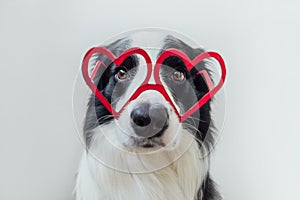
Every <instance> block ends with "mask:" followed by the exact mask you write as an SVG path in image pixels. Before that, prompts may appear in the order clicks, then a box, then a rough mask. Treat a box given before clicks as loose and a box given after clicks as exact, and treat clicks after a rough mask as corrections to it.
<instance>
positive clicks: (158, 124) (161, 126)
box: [130, 103, 169, 138]
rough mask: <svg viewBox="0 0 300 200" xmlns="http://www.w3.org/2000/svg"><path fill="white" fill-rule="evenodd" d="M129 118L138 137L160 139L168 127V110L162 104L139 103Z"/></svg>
mask: <svg viewBox="0 0 300 200" xmlns="http://www.w3.org/2000/svg"><path fill="white" fill-rule="evenodd" d="M130 117H131V126H132V128H133V129H134V132H135V134H136V135H137V136H139V137H143V138H153V137H160V136H162V135H163V133H164V131H165V130H166V129H167V127H168V121H169V115H168V110H167V108H166V107H165V106H164V105H162V104H158V103H156V104H150V103H140V104H138V105H136V106H135V107H134V108H133V110H132V111H131V114H130Z"/></svg>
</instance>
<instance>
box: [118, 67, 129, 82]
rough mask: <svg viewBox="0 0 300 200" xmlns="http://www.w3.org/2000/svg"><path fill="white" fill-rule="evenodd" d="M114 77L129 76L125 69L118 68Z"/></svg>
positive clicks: (125, 77)
mask: <svg viewBox="0 0 300 200" xmlns="http://www.w3.org/2000/svg"><path fill="white" fill-rule="evenodd" d="M116 78H117V79H119V80H126V79H128V78H129V74H128V72H127V71H125V70H123V69H120V70H119V71H118V73H117V74H116Z"/></svg>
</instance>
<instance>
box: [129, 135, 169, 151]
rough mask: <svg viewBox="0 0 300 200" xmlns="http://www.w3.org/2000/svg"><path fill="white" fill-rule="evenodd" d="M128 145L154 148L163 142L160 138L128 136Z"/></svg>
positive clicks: (162, 145)
mask: <svg viewBox="0 0 300 200" xmlns="http://www.w3.org/2000/svg"><path fill="white" fill-rule="evenodd" d="M130 141H131V142H130V145H127V146H130V147H142V148H154V147H164V146H166V145H165V143H164V142H163V141H162V140H161V138H137V137H131V138H130Z"/></svg>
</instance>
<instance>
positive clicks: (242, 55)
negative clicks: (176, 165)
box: [0, 0, 300, 200]
mask: <svg viewBox="0 0 300 200" xmlns="http://www.w3.org/2000/svg"><path fill="white" fill-rule="evenodd" d="M299 9H300V3H299V1H296V0H294V1H293V0H289V1H278V0H273V1H271V0H268V1H267V0H265V1H262V0H248V1H241V0H228V1H220V0H206V1H199V0H197V1H196V0H194V1H187V0H186V1H179V0H173V1H162V0H159V1H156V0H152V1H150V0H149V1H141V0H134V1H129V0H127V1H125V0H124V1H119V2H117V1H114V0H107V1H99V0H98V1H38V0H36V1H34V0H31V1H26V2H25V1H14V0H11V1H3V0H2V1H0V67H1V68H0V69H1V71H0V81H1V84H0V91H1V104H0V123H1V132H0V134H1V138H0V199H1V200H19V199H24V200H40V199H42V200H47V199H49V200H53V199H55V200H70V199H72V189H73V186H74V181H75V173H76V168H77V166H78V161H79V158H80V152H81V150H82V148H81V145H80V143H79V141H78V137H77V135H76V130H75V125H74V123H73V116H72V87H73V82H74V79H75V77H76V73H77V71H78V69H79V67H80V63H81V59H82V56H83V54H84V53H85V51H86V50H87V49H89V48H90V47H92V46H94V45H97V44H100V43H101V42H103V41H104V40H106V39H107V38H109V37H111V36H112V35H114V34H117V33H119V32H123V31H127V30H131V29H136V28H142V27H161V28H167V29H172V30H176V31H178V32H180V33H182V34H184V35H187V36H189V37H190V38H192V39H194V41H196V42H197V43H199V44H201V45H203V46H205V47H206V48H207V49H209V50H215V51H218V52H220V53H221V54H222V55H223V56H224V58H225V60H226V63H227V67H228V79H227V81H226V86H225V87H226V96H227V100H226V112H227V113H226V121H225V125H224V129H223V132H222V136H221V140H220V141H219V143H218V145H217V148H216V149H215V151H214V154H213V160H212V165H213V167H212V173H213V177H214V178H215V180H216V181H217V182H218V185H219V188H220V190H221V192H222V194H223V196H224V199H225V200H282V199H287V200H293V199H299V197H298V196H299V191H298V190H299V185H300V181H299V180H300V155H299V154H300V131H299V122H298V121H299V114H300V106H299V103H300V95H299V91H300V90H299V86H300V55H299V54H300V37H299V35H300V12H299Z"/></svg>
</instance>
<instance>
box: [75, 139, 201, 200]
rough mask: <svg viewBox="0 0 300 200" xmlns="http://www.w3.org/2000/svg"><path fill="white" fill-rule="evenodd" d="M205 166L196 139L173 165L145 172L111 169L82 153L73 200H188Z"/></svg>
mask: <svg viewBox="0 0 300 200" xmlns="http://www.w3.org/2000/svg"><path fill="white" fill-rule="evenodd" d="M205 166H206V165H205V162H204V161H203V160H201V159H200V151H199V149H198V146H197V143H196V142H194V143H193V144H192V145H191V146H190V147H189V148H188V150H187V151H186V152H185V153H184V154H183V156H181V157H180V158H179V159H178V160H177V161H176V162H174V163H173V164H171V165H169V166H168V167H165V168H163V169H161V170H158V171H155V172H152V173H145V174H130V173H123V172H119V171H116V170H113V169H111V168H108V167H106V166H104V165H102V164H100V163H99V162H97V161H96V160H95V159H94V158H93V157H92V156H91V155H90V154H88V153H84V155H83V157H82V160H81V165H80V168H79V172H78V177H77V183H76V188H75V192H76V200H99V199H111V200H127V199H128V200H134V199H138V200H144V199H145V200H150V199H151V200H152V199H155V200H160V199H161V200H168V199H170V200H171V199H172V200H173V199H178V200H179V199H180V200H182V199H191V200H192V199H195V196H196V194H197V192H198V189H199V188H200V186H201V183H202V181H203V178H204V175H205V174H206V167H205Z"/></svg>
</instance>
